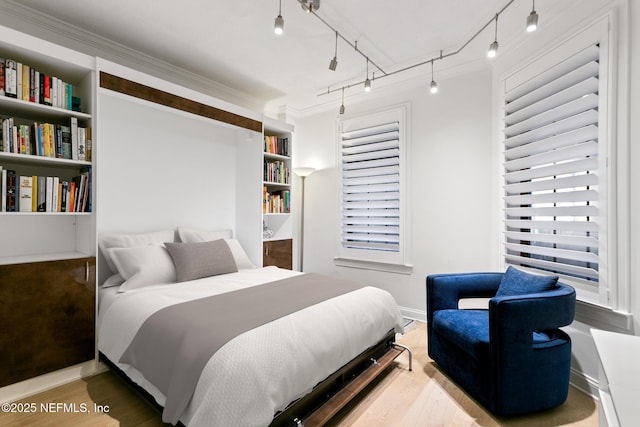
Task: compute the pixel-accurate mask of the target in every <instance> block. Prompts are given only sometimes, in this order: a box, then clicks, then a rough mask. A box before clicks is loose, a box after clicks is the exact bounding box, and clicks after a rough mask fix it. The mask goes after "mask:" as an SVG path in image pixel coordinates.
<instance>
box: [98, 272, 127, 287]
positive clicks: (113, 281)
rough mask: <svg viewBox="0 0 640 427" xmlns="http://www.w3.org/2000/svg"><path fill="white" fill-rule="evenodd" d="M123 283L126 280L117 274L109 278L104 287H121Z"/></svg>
mask: <svg viewBox="0 0 640 427" xmlns="http://www.w3.org/2000/svg"><path fill="white" fill-rule="evenodd" d="M123 283H124V279H123V278H122V276H121V275H119V274H117V273H116V274H113V275H111V276H109V278H107V280H105V281H104V283H103V284H102V287H103V288H110V287H113V286H120V285H122V284H123Z"/></svg>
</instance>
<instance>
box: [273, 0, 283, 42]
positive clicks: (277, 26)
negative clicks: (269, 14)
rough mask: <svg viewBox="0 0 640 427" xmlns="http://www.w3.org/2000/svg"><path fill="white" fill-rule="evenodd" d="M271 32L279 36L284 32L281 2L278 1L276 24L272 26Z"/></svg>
mask: <svg viewBox="0 0 640 427" xmlns="http://www.w3.org/2000/svg"><path fill="white" fill-rule="evenodd" d="M273 32H274V33H276V34H277V35H280V34H282V33H283V32H284V19H283V18H282V0H280V7H279V8H278V16H276V22H275V24H274V26H273Z"/></svg>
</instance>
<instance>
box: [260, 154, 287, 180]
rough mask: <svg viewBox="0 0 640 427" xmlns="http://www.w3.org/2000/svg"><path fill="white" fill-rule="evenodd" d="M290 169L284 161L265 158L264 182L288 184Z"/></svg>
mask: <svg viewBox="0 0 640 427" xmlns="http://www.w3.org/2000/svg"><path fill="white" fill-rule="evenodd" d="M290 175H291V170H290V169H289V167H288V166H287V164H286V163H285V162H281V161H273V160H265V161H264V174H263V179H264V180H265V181H266V182H277V183H279V184H289V182H290V181H289V180H290Z"/></svg>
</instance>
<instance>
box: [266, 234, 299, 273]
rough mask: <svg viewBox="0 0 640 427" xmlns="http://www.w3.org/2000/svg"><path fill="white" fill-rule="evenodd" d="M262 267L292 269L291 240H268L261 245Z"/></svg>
mask: <svg viewBox="0 0 640 427" xmlns="http://www.w3.org/2000/svg"><path fill="white" fill-rule="evenodd" d="M262 265H263V266H265V267H266V266H268V265H275V266H277V267H280V268H286V269H288V270H291V269H293V257H292V240H291V239H284V240H269V241H267V242H263V243H262Z"/></svg>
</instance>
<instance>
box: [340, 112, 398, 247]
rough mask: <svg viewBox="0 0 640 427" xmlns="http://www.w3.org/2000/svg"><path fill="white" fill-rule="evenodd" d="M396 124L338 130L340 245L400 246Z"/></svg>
mask: <svg viewBox="0 0 640 427" xmlns="http://www.w3.org/2000/svg"><path fill="white" fill-rule="evenodd" d="M399 138H400V126H399V123H398V122H392V123H386V124H380V125H376V126H371V127H366V128H361V129H357V130H352V131H348V132H342V134H341V145H342V246H343V247H345V248H354V249H367V250H376V251H391V252H399V250H400V144H399Z"/></svg>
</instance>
